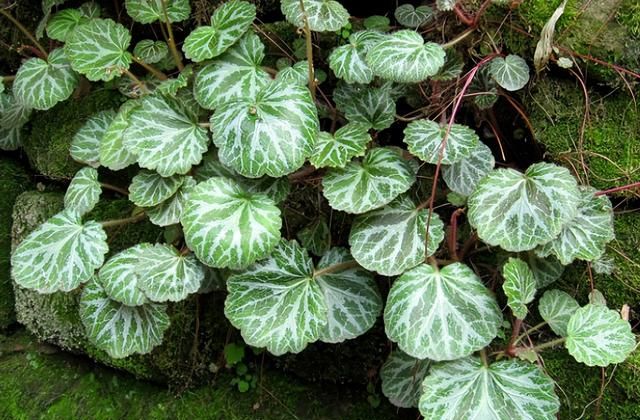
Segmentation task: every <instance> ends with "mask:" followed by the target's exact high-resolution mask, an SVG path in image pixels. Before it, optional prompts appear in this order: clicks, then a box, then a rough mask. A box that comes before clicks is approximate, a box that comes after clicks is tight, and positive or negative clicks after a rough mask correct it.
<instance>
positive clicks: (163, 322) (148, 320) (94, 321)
mask: <svg viewBox="0 0 640 420" xmlns="http://www.w3.org/2000/svg"><path fill="white" fill-rule="evenodd" d="M80 319H81V320H82V323H83V324H84V327H85V331H86V334H87V338H89V340H90V341H91V342H92V343H93V344H94V345H95V346H96V347H98V348H99V349H102V350H104V351H106V352H107V354H108V355H109V356H110V357H113V358H114V359H120V358H124V357H127V356H130V355H132V354H134V353H139V354H146V353H149V352H150V351H151V350H153V348H154V347H156V346H158V345H160V344H161V343H162V338H163V335H164V332H165V331H166V329H167V328H168V327H169V323H170V320H169V315H167V307H166V305H163V304H158V303H147V304H145V305H141V306H127V305H123V304H121V303H119V302H116V301H115V300H111V299H109V297H108V296H107V294H106V293H105V291H104V289H103V288H102V286H100V284H99V283H98V282H97V281H92V282H90V283H89V284H87V287H85V288H84V290H83V291H82V296H81V297H80Z"/></svg>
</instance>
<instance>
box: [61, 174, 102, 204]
mask: <svg viewBox="0 0 640 420" xmlns="http://www.w3.org/2000/svg"><path fill="white" fill-rule="evenodd" d="M101 193H102V188H101V187H100V183H99V182H98V171H97V170H96V169H94V168H82V169H80V170H79V171H78V172H76V174H75V175H74V177H73V179H72V180H71V183H70V184H69V188H67V192H66V193H65V195H64V207H65V208H67V209H73V210H75V211H77V212H78V213H80V214H81V215H84V214H86V213H88V212H90V211H91V210H93V208H94V207H95V205H96V204H97V203H98V200H99V199H100V194H101Z"/></svg>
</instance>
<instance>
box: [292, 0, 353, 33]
mask: <svg viewBox="0 0 640 420" xmlns="http://www.w3.org/2000/svg"><path fill="white" fill-rule="evenodd" d="M300 2H301V1H300V0H282V1H281V2H280V9H281V10H282V14H283V15H284V16H285V17H286V18H287V20H288V21H289V22H290V23H291V24H293V25H295V26H297V27H298V28H304V27H305V25H304V18H305V16H306V19H307V22H308V23H309V29H311V30H312V31H316V32H336V31H339V30H340V28H342V27H343V26H345V25H346V24H347V23H349V12H348V11H347V9H345V8H344V7H343V6H342V5H341V4H340V3H338V2H337V1H334V0H302V3H303V4H304V12H303V11H302V7H300Z"/></svg>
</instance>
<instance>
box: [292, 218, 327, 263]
mask: <svg viewBox="0 0 640 420" xmlns="http://www.w3.org/2000/svg"><path fill="white" fill-rule="evenodd" d="M296 236H297V238H298V239H299V240H300V243H301V244H302V246H303V247H304V248H306V249H307V250H309V252H311V253H312V254H313V255H322V254H324V253H325V252H327V251H329V248H331V231H330V230H329V225H328V224H327V221H326V219H325V218H324V217H320V218H318V219H317V220H315V221H313V222H311V223H310V224H308V225H307V226H305V227H304V228H302V230H300V231H299V232H298V234H297V235H296Z"/></svg>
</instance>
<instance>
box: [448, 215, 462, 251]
mask: <svg viewBox="0 0 640 420" xmlns="http://www.w3.org/2000/svg"><path fill="white" fill-rule="evenodd" d="M462 213H464V209H457V210H456V211H454V212H453V213H452V214H451V220H450V223H449V226H450V230H449V237H448V238H447V246H448V247H449V256H451V258H452V259H453V260H455V261H460V258H459V257H458V217H460V215H461V214H462Z"/></svg>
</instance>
